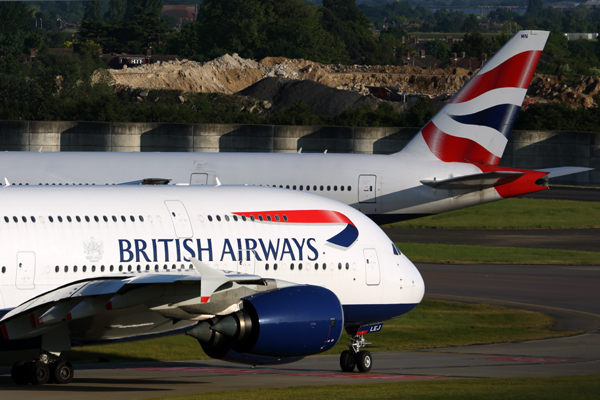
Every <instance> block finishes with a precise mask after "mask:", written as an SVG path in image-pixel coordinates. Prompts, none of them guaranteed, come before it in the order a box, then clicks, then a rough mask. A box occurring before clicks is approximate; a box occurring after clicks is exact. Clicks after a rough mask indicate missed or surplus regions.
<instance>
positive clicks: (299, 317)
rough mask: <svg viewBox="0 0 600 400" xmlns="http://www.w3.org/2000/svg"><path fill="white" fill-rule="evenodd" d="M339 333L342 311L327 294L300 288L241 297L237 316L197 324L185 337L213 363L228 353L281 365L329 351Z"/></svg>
mask: <svg viewBox="0 0 600 400" xmlns="http://www.w3.org/2000/svg"><path fill="white" fill-rule="evenodd" d="M343 327H344V313H343V309H342V305H341V304H340V301H339V299H338V298H337V296H336V295H335V294H334V293H333V292H332V291H330V290H328V289H325V288H323V287H320V286H312V285H300V286H289V287H285V288H282V289H276V290H272V291H269V292H263V293H258V294H255V295H252V296H249V297H246V298H244V299H243V307H242V309H241V310H240V311H238V312H236V313H233V314H230V315H227V316H225V317H223V318H221V319H219V320H211V321H204V322H201V323H199V324H198V325H197V326H196V327H194V328H193V329H191V330H189V331H188V332H187V334H188V335H191V336H193V337H195V338H197V339H198V341H199V342H200V344H201V345H202V349H203V350H204V351H205V352H206V354H207V355H208V356H209V357H212V358H221V359H227V358H230V357H227V355H228V353H230V350H233V352H235V353H240V354H249V355H254V356H262V357H274V358H276V359H282V358H286V357H304V356H308V355H312V354H318V353H322V352H324V351H327V350H329V349H330V348H332V347H333V346H334V345H335V343H336V342H337V341H338V339H339V338H340V335H341V334H342V329H343ZM233 352H231V353H230V354H233ZM234 358H236V357H234ZM238 358H239V357H238Z"/></svg>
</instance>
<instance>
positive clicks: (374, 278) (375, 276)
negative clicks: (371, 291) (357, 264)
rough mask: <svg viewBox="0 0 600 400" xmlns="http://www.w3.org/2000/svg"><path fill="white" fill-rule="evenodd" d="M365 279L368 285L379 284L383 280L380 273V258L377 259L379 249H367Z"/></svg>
mask: <svg viewBox="0 0 600 400" xmlns="http://www.w3.org/2000/svg"><path fill="white" fill-rule="evenodd" d="M364 253H365V279H366V282H367V285H372V286H376V285H379V282H380V280H381V278H380V275H379V260H378V259H377V250H375V249H365V250H364Z"/></svg>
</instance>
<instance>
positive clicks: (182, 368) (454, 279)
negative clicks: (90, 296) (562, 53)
mask: <svg viewBox="0 0 600 400" xmlns="http://www.w3.org/2000/svg"><path fill="white" fill-rule="evenodd" d="M393 230H394V231H395V232H390V230H388V234H389V235H390V236H391V238H392V239H393V240H394V241H399V242H402V241H416V242H421V241H422V242H426V243H450V244H455V243H456V244H458V243H460V244H481V245H495V246H519V247H538V248H551V247H554V248H564V249H568V250H590V251H598V247H597V246H598V243H600V241H599V240H598V239H600V235H599V234H598V233H597V232H596V230H593V229H590V230H587V229H584V230H513V231H509V230H507V231H502V230H462V229H461V230H460V232H457V231H458V230H446V229H444V230H442V229H411V230H408V229H393ZM403 231H410V232H412V234H411V233H410V232H403ZM599 231H600V230H599ZM415 232H417V233H415ZM459 233H460V234H459ZM396 235H398V236H396ZM402 235H409V236H411V237H412V239H411V240H409V239H405V238H401V237H402ZM417 266H418V268H419V270H420V271H421V273H422V274H423V277H424V280H425V282H426V296H427V297H430V298H440V299H445V300H456V301H464V302H476V303H490V304H497V305H505V306H513V307H517V308H524V309H531V310H535V311H540V312H544V313H547V314H549V315H552V316H554V317H555V318H556V320H557V325H556V328H558V329H565V330H583V331H586V332H587V333H585V334H582V335H577V336H573V337H568V338H560V339H549V340H540V341H530V342H521V343H506V344H494V345H479V346H465V347H453V348H444V349H432V350H416V351H401V352H389V353H374V366H373V370H372V371H371V373H369V374H358V373H356V374H343V373H341V372H340V370H339V364H338V362H339V361H338V360H339V357H338V356H335V355H327V356H314V357H309V358H307V359H305V360H302V361H300V362H298V363H294V364H289V365H283V366H276V367H257V368H245V367H240V366H236V365H233V364H228V363H224V362H220V361H197V362H179V363H177V362H170V363H162V362H161V363H159V362H155V363H135V364H134V363H119V364H117V363H104V364H88V365H76V366H75V369H76V375H75V379H74V381H73V382H72V383H71V384H69V385H66V386H61V385H46V386H44V387H32V386H22V387H17V386H15V385H13V384H12V382H11V380H10V374H9V373H10V369H9V368H5V367H0V398H1V399H3V400H4V399H10V400H13V399H15V400H19V399H30V398H41V397H42V396H43V398H44V399H45V400H53V399H61V400H63V399H66V400H68V399H79V398H82V397H84V396H85V397H86V399H87V400H95V399H105V398H106V397H109V396H110V398H111V400H120V399H139V398H152V397H159V396H171V395H180V394H190V393H203V392H213V391H223V390H243V389H254V388H267V387H285V386H298V385H330V384H358V383H375V382H390V381H402V380H423V379H425V380H427V379H452V378H478V377H521V376H538V377H544V376H565V375H567V376H568V375H600V291H599V290H598V288H599V287H600V267H586V266H577V267H569V266H523V265H510V266H505V265H434V264H418V265H417ZM384 329H385V327H384Z"/></svg>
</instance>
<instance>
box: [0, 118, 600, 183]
mask: <svg viewBox="0 0 600 400" xmlns="http://www.w3.org/2000/svg"><path fill="white" fill-rule="evenodd" d="M417 131H418V129H417V128H363V127H355V128H351V127H335V126H284V125H235V124H165V123H119V122H115V123H108V122H107V123H104V122H74V121H0V149H1V150H11V151H37V150H39V149H40V148H41V149H42V150H43V151H134V152H135V151H195V152H296V151H298V150H300V149H302V151H303V152H323V151H325V150H327V151H328V152H330V153H363V154H370V153H375V154H390V153H394V152H397V151H400V150H402V148H404V146H405V145H406V144H407V143H408V142H409V141H410V139H412V137H413V136H414V135H415V134H416V133H417ZM500 164H501V165H503V166H507V167H515V168H527V169H540V168H548V167H561V166H582V167H591V168H596V169H597V170H596V171H591V172H587V173H581V174H577V175H573V176H569V177H565V178H558V179H556V180H555V181H553V182H555V183H562V184H577V185H589V186H600V133H596V132H564V131H514V132H513V134H512V135H511V138H510V140H509V143H508V145H507V147H506V151H505V153H504V156H503V158H502V162H501V163H500Z"/></svg>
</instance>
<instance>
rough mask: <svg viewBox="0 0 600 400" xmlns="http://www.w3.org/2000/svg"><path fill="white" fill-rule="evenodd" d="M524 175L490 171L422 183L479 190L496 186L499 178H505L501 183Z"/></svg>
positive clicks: (436, 186) (447, 187) (433, 186)
mask: <svg viewBox="0 0 600 400" xmlns="http://www.w3.org/2000/svg"><path fill="white" fill-rule="evenodd" d="M523 175H525V173H524V172H517V171H492V172H483V173H481V174H473V175H464V176H458V177H455V178H448V179H435V178H434V179H433V180H422V181H421V183H422V184H423V185H427V186H430V187H432V188H434V189H474V190H481V189H486V188H489V187H493V186H497V184H498V181H499V180H500V179H503V178H506V179H504V180H503V181H502V184H503V185H504V184H507V183H510V182H514V181H515V180H517V179H519V178H520V177H522V176H523Z"/></svg>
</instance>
